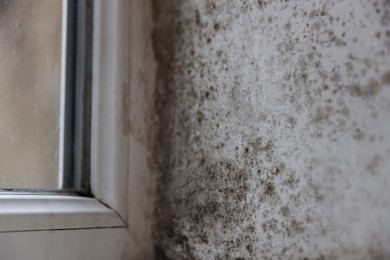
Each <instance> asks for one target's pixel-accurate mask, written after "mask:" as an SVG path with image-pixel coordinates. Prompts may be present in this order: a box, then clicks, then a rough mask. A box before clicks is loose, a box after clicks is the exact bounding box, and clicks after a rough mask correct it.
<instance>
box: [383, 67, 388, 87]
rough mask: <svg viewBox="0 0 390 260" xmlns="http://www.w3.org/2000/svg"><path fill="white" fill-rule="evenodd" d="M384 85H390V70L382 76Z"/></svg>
mask: <svg viewBox="0 0 390 260" xmlns="http://www.w3.org/2000/svg"><path fill="white" fill-rule="evenodd" d="M382 84H384V85H390V70H389V71H387V72H386V73H384V74H383V75H382Z"/></svg>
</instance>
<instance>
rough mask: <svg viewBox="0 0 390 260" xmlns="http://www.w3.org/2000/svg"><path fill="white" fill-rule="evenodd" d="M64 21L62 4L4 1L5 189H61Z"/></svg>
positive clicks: (0, 26) (0, 145) (1, 170)
mask: <svg viewBox="0 0 390 260" xmlns="http://www.w3.org/2000/svg"><path fill="white" fill-rule="evenodd" d="M61 23H62V1H61V0H0V188H27V189H36V188H42V189H56V188H57V182H58V150H59V113H60V92H61V91H60V90H61V87H60V81H61Z"/></svg>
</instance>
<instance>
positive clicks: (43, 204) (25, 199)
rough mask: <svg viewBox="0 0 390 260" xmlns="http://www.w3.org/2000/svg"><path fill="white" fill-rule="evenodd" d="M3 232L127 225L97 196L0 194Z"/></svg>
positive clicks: (0, 222) (0, 217)
mask: <svg viewBox="0 0 390 260" xmlns="http://www.w3.org/2000/svg"><path fill="white" fill-rule="evenodd" d="M0 205H1V206H0V232H16V231H33V230H49V229H51V230H52V229H56V230H62V229H84V228H108V227H110V228H112V227H124V226H125V224H124V223H123V221H122V219H121V218H120V217H119V216H118V215H117V214H116V213H115V212H114V211H112V210H111V209H109V208H107V207H106V206H104V205H103V204H101V203H100V202H99V201H97V200H96V199H93V198H85V197H79V196H67V195H65V196H64V195H14V194H13V195H0Z"/></svg>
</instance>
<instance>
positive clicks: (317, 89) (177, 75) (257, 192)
mask: <svg viewBox="0 0 390 260" xmlns="http://www.w3.org/2000/svg"><path fill="white" fill-rule="evenodd" d="M154 19H155V32H154V45H155V52H156V57H157V60H158V62H159V69H158V81H157V82H158V83H157V91H158V95H157V112H158V113H159V120H160V134H159V146H158V150H157V153H156V156H157V158H158V160H159V168H158V180H157V183H158V190H157V196H158V197H157V203H156V207H157V208H156V225H155V232H154V233H155V241H156V242H155V243H156V246H157V252H159V253H160V255H163V254H165V255H166V256H167V257H169V258H172V259H181V258H188V259H234V258H236V259H271V258H272V259H278V258H279V259H388V258H389V257H390V186H389V185H390V135H389V133H390V1H389V0H377V1H368V0H316V1H308V0H307V1H305V0H299V1H298V0H296V1H292V0H290V1H288V0H280V1H279V0H278V1H266V0H247V1H243V0H237V1H236V0H234V1H222V0H215V1H211V0H188V1H180V0H158V1H154Z"/></svg>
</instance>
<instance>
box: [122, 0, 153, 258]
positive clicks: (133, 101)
mask: <svg viewBox="0 0 390 260" xmlns="http://www.w3.org/2000/svg"><path fill="white" fill-rule="evenodd" d="M128 15H129V16H130V53H129V59H130V60H129V62H130V73H129V77H130V78H129V80H130V84H129V85H130V88H129V89H127V88H126V86H124V88H123V91H124V93H125V95H124V96H127V97H128V99H126V100H123V101H122V105H123V109H125V110H126V111H127V112H128V118H127V120H125V122H126V123H124V124H123V129H122V130H123V132H124V133H126V134H128V136H129V178H128V214H127V215H128V217H127V223H128V228H127V229H128V237H127V247H126V248H125V251H124V252H123V253H122V259H152V258H153V241H152V231H151V223H152V218H153V192H154V176H153V173H152V170H153V163H152V161H153V160H152V155H153V154H152V151H153V144H154V136H155V132H156V128H155V125H156V123H155V114H154V99H155V96H154V90H155V76H156V62H155V59H154V54H153V48H152V47H153V46H152V38H151V35H152V30H153V18H152V5H151V1H143V0H132V1H130V14H128Z"/></svg>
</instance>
